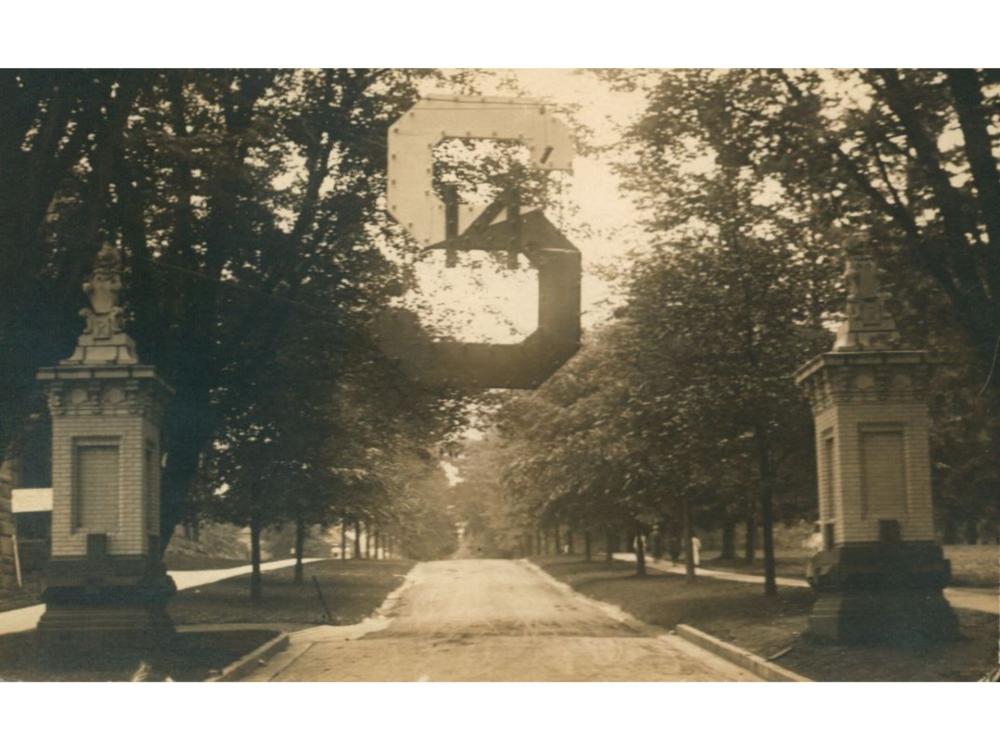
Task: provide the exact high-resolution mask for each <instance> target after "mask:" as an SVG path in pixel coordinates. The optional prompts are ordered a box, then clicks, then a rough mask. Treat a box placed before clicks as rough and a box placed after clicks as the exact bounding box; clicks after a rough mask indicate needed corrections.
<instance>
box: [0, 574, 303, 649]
mask: <svg viewBox="0 0 1000 750" xmlns="http://www.w3.org/2000/svg"><path fill="white" fill-rule="evenodd" d="M316 559H318V558H309V559H306V560H303V562H314V561H315V560H316ZM294 564H295V560H294V559H289V560H275V561H274V562H266V563H261V566H260V569H261V570H263V571H267V570H276V569H277V568H287V567H288V566H289V565H294ZM252 567H253V566H251V565H240V566H239V567H237V568H216V569H213V570H172V571H169V572H170V576H171V577H172V578H173V579H174V583H175V584H177V590H178V591H182V590H184V589H192V588H194V587H196V586H207V585H208V584H210V583H215V582H216V581H222V580H224V579H226V578H233V577H234V576H241V575H245V574H246V573H249V572H250V570H251V569H252ZM44 613H45V605H44V604H36V605H34V606H33V607H21V608H20V609H12V610H9V611H7V612H0V635H5V634H7V633H19V632H21V631H22V630H31V629H32V628H34V627H35V626H36V625H38V621H39V620H40V619H41V617H42V615H43V614H44Z"/></svg>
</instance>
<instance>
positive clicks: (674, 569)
mask: <svg viewBox="0 0 1000 750" xmlns="http://www.w3.org/2000/svg"><path fill="white" fill-rule="evenodd" d="M614 557H615V559H616V560H622V561H624V562H631V563H634V562H635V554H634V553H632V552H616V553H615V555H614ZM646 565H647V567H650V568H653V569H655V570H662V571H663V572H664V573H675V574H677V575H684V573H685V568H684V565H683V564H677V565H675V564H674V563H672V562H670V561H669V560H656V559H654V558H652V557H649V556H647V557H646ZM696 575H697V576H698V577H704V578H718V579H720V580H723V581H737V582H739V583H764V576H757V575H749V574H747V573H730V572H728V571H725V570H710V569H708V568H698V569H697V571H696ZM775 581H776V582H777V584H778V585H779V586H792V587H795V588H805V589H807V588H809V582H808V581H806V579H805V578H784V577H782V576H778V577H777V578H775ZM944 598H945V599H947V600H948V603H949V604H951V606H953V607H958V608H959V609H973V610H976V611H977V612H986V613H987V614H991V615H997V614H1000V594H997V593H994V592H990V591H988V590H986V589H974V588H967V587H961V588H959V587H952V588H946V589H945V590H944Z"/></svg>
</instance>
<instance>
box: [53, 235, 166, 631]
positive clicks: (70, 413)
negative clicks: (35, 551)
mask: <svg viewBox="0 0 1000 750" xmlns="http://www.w3.org/2000/svg"><path fill="white" fill-rule="evenodd" d="M120 267H121V258H120V255H119V254H118V251H117V250H116V249H115V248H114V247H113V246H111V245H107V244H106V245H105V246H104V247H103V248H102V249H101V252H100V253H99V254H98V256H97V261H96V263H95V267H94V271H93V273H92V274H91V277H90V279H89V280H88V281H87V282H86V283H85V284H84V291H85V292H86V293H87V295H88V296H89V298H90V302H91V307H90V308H84V309H83V310H81V313H80V314H81V316H83V317H84V318H85V319H86V328H85V330H84V332H83V334H82V335H81V336H80V338H79V341H78V343H77V347H76V351H74V353H73V355H72V356H71V357H69V359H65V360H63V361H62V362H60V363H59V364H58V365H57V366H55V367H48V368H44V369H42V370H40V371H39V373H38V379H39V380H41V381H42V382H44V383H45V384H46V386H47V391H48V403H49V410H50V412H51V415H52V556H51V559H50V561H49V563H48V566H47V568H46V576H47V588H46V590H45V592H44V595H43V599H44V601H45V604H46V610H45V614H44V615H43V617H42V619H41V621H40V622H39V625H38V633H39V637H40V639H41V640H42V643H43V644H44V645H46V646H52V647H63V646H65V647H68V648H73V649H79V648H81V647H89V646H92V645H98V646H102V645H103V646H109V647H118V646H124V645H135V646H148V645H151V644H152V643H154V642H156V641H157V640H158V639H162V638H163V637H165V636H168V635H169V634H171V633H172V632H173V628H172V626H171V623H170V620H169V618H168V616H167V614H166V601H167V598H168V597H169V596H170V595H171V594H172V593H173V592H174V590H175V589H174V585H173V581H172V580H171V579H170V577H169V576H168V575H167V574H166V570H165V568H164V566H163V563H162V562H161V561H160V549H159V547H160V541H159V538H160V497H159V495H160V422H161V418H162V414H163V408H164V406H165V403H166V400H167V399H168V397H169V395H170V393H171V391H170V389H169V387H168V386H167V385H166V384H165V383H164V382H163V381H162V380H160V378H159V377H157V375H156V372H155V370H154V368H153V367H150V366H147V365H142V364H140V363H139V360H138V358H137V356H136V353H135V342H134V341H132V339H131V338H130V337H129V336H128V335H127V334H126V333H125V332H124V331H123V330H122V309H121V308H120V307H119V306H118V294H119V292H120V289H121V278H120V271H121V269H120Z"/></svg>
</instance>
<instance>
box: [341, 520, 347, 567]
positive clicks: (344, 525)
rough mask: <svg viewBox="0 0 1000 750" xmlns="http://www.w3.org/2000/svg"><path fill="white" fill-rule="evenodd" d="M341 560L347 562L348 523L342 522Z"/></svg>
mask: <svg viewBox="0 0 1000 750" xmlns="http://www.w3.org/2000/svg"><path fill="white" fill-rule="evenodd" d="M340 560H341V562H343V561H345V560H347V521H344V520H341V522H340Z"/></svg>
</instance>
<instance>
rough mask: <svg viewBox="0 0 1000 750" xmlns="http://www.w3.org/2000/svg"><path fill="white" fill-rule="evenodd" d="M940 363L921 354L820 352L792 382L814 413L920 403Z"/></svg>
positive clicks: (799, 370)
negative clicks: (855, 406)
mask: <svg viewBox="0 0 1000 750" xmlns="http://www.w3.org/2000/svg"><path fill="white" fill-rule="evenodd" d="M940 362H941V358H940V357H938V356H935V355H933V354H931V353H930V352H927V351H923V350H914V351H858V352H824V353H823V354H820V355H819V356H817V357H815V358H814V359H812V360H810V361H809V362H807V363H806V364H805V365H803V366H802V367H800V368H799V369H798V370H797V371H796V373H795V382H796V383H797V384H798V385H799V386H800V387H801V388H802V389H803V390H804V391H805V393H806V396H807V397H808V398H809V402H810V404H811V405H812V408H813V412H814V413H819V412H821V411H823V410H824V409H826V408H828V407H830V406H832V405H834V404H843V403H885V402H897V403H902V402H913V401H922V400H924V399H925V398H926V393H927V386H928V383H929V381H930V377H931V374H932V372H933V368H934V366H935V365H937V364H940Z"/></svg>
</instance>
